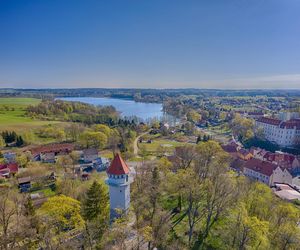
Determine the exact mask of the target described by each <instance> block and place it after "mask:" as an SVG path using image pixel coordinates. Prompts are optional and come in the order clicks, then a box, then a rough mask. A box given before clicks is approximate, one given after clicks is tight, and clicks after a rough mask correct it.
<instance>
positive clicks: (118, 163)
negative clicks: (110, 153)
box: [107, 154, 129, 175]
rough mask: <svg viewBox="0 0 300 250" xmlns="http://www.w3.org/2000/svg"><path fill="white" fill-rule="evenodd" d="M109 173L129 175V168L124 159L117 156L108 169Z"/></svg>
mask: <svg viewBox="0 0 300 250" xmlns="http://www.w3.org/2000/svg"><path fill="white" fill-rule="evenodd" d="M107 173H108V174H113V175H122V174H129V167H128V166H127V164H126V163H125V161H124V160H123V159H122V157H121V156H120V154H116V155H115V158H114V159H113V161H112V162H111V164H110V166H109V168H108V169H107Z"/></svg>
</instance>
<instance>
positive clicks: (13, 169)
mask: <svg viewBox="0 0 300 250" xmlns="http://www.w3.org/2000/svg"><path fill="white" fill-rule="evenodd" d="M7 167H8V169H9V171H10V172H11V173H13V174H15V173H17V172H18V170H19V167H18V164H17V163H9V164H7Z"/></svg>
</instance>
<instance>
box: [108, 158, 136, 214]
mask: <svg viewBox="0 0 300 250" xmlns="http://www.w3.org/2000/svg"><path fill="white" fill-rule="evenodd" d="M106 172H107V176H108V178H107V179H106V184H107V185H108V186H109V200H110V217H111V219H114V218H116V217H118V216H120V215H122V214H124V213H125V214H126V213H127V211H128V209H129V206H130V183H131V179H130V176H129V174H130V169H129V167H128V166H127V164H126V163H125V161H124V160H123V159H122V157H121V156H120V155H119V154H116V156H115V158H114V159H113V161H112V162H111V164H110V166H109V168H108V169H107V171H106Z"/></svg>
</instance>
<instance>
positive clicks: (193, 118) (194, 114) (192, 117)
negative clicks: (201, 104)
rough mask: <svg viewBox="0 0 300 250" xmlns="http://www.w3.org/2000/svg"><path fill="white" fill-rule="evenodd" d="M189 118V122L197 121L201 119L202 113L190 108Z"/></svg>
mask: <svg viewBox="0 0 300 250" xmlns="http://www.w3.org/2000/svg"><path fill="white" fill-rule="evenodd" d="M187 120H188V121H189V122H193V123H197V122H199V121H200V120H201V115H200V114H199V113H197V112H196V111H195V110H190V111H189V112H188V113H187Z"/></svg>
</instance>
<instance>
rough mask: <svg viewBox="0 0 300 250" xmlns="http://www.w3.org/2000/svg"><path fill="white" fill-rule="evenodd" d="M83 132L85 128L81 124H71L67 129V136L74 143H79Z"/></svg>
mask: <svg viewBox="0 0 300 250" xmlns="http://www.w3.org/2000/svg"><path fill="white" fill-rule="evenodd" d="M83 131H84V126H83V125H82V124H79V123H71V125H69V126H68V127H66V128H65V132H66V135H67V136H68V137H69V138H70V139H71V140H72V141H73V142H76V141H78V139H79V138H80V136H81V134H82V133H83Z"/></svg>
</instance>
